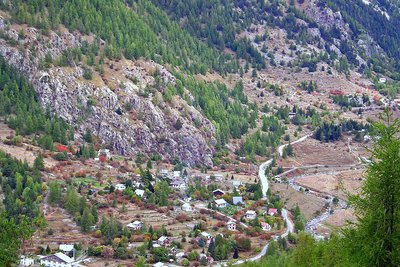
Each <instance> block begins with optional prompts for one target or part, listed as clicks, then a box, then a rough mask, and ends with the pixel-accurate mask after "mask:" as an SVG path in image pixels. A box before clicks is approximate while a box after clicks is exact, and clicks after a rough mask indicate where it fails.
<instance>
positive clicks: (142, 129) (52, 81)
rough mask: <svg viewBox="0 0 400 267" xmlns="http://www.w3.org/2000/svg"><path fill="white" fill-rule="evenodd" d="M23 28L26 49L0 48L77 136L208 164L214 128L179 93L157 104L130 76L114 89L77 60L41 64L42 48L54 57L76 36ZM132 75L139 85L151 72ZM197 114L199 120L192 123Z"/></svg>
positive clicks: (126, 150)
mask: <svg viewBox="0 0 400 267" xmlns="http://www.w3.org/2000/svg"><path fill="white" fill-rule="evenodd" d="M0 30H3V31H4V32H6V33H8V35H9V36H10V37H11V38H14V39H15V38H18V34H17V35H15V32H14V30H10V29H6V25H5V24H4V22H3V21H2V20H1V19H0ZM26 32H27V36H26V38H24V39H23V40H19V42H20V44H23V47H28V49H23V48H21V47H22V46H18V47H13V46H11V45H10V44H9V43H8V42H7V41H5V40H3V39H0V54H1V55H2V56H3V57H4V58H5V59H6V61H7V62H8V63H10V64H12V65H14V66H15V67H16V68H17V69H18V70H20V71H21V72H22V73H23V74H24V75H26V77H28V79H29V80H30V81H31V82H32V84H33V87H34V88H35V90H36V92H37V93H38V96H39V100H40V102H41V104H42V105H43V106H44V107H46V108H50V110H51V111H52V112H54V113H56V114H58V115H59V116H60V117H62V118H63V119H65V120H66V121H67V122H68V123H69V124H71V125H73V126H75V128H76V137H77V138H78V139H79V138H80V137H81V135H82V134H83V133H84V132H85V131H86V130H90V131H91V132H92V133H93V134H94V135H96V136H98V137H99V138H100V140H102V142H103V143H104V144H105V145H109V146H111V147H112V148H113V150H114V152H116V153H119V154H122V155H125V156H135V155H136V154H138V153H144V154H148V155H151V154H153V153H159V154H161V155H163V157H164V158H165V159H175V158H177V159H179V160H181V161H182V162H183V163H185V164H186V165H188V166H195V165H206V166H209V167H211V166H212V160H211V159H212V155H213V152H214V148H213V145H215V138H214V135H215V129H214V127H213V125H212V124H211V122H210V121H209V120H207V119H206V118H204V117H203V116H202V114H201V113H200V112H198V111H197V110H196V109H194V108H193V107H191V106H189V105H187V103H186V102H185V101H183V100H182V99H180V98H179V99H176V100H174V103H173V104H166V103H163V105H158V104H155V103H153V102H154V101H153V99H152V98H150V97H143V96H140V95H139V86H137V85H135V84H133V83H131V82H130V81H124V82H125V86H124V87H123V88H118V89H111V88H109V87H108V86H106V85H102V86H98V85H97V86H96V85H95V84H94V83H92V82H88V81H85V80H84V79H82V75H83V69H82V68H81V67H79V66H77V67H68V68H62V67H53V68H50V69H49V70H47V71H42V70H39V67H38V66H39V62H40V60H41V59H43V58H44V57H45V55H46V54H48V53H50V54H51V55H52V57H53V58H57V57H58V56H60V55H61V54H62V52H63V51H64V50H65V49H67V48H68V47H72V46H77V45H79V44H80V43H79V36H77V35H74V34H71V33H63V34H61V35H58V34H56V33H54V32H51V33H50V34H49V36H48V37H46V38H47V39H45V41H38V38H37V37H38V33H37V30H36V29H34V28H29V29H28V30H27V31H26ZM33 51H34V54H35V55H34V56H33ZM149 64H152V65H154V67H155V68H157V69H158V70H159V72H160V74H161V78H162V79H163V81H164V82H165V83H172V84H173V83H175V77H174V76H173V75H171V74H170V73H169V72H168V71H167V70H166V69H165V68H164V67H162V66H160V65H158V64H156V63H154V62H150V63H149ZM141 71H142V72H143V71H144V70H141ZM142 74H143V73H142ZM132 75H133V74H132ZM143 75H144V74H143ZM136 76H137V77H135V78H136V79H137V80H139V83H140V87H141V88H144V87H149V86H152V83H151V82H152V80H154V79H150V78H152V77H151V76H149V75H147V78H146V79H141V75H139V74H137V72H136ZM149 77H150V78H149ZM127 103H129V104H130V105H131V107H132V108H131V109H130V110H129V111H128V110H127V109H126V108H125V105H126V104H127ZM183 110H185V111H186V112H182V111H183ZM177 120H179V121H180V122H181V125H182V127H181V128H180V129H176V128H175V127H174V126H175V123H176V122H177ZM195 120H196V121H197V122H200V124H201V126H198V127H195V126H194V121H195ZM197 125H198V123H197Z"/></svg>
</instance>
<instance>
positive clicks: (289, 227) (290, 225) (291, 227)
mask: <svg viewBox="0 0 400 267" xmlns="http://www.w3.org/2000/svg"><path fill="white" fill-rule="evenodd" d="M310 136H311V135H306V136H303V137H301V138H300V139H298V140H296V141H294V142H293V143H292V145H294V144H296V143H300V142H303V141H304V140H306V139H307V138H308V137H310ZM287 145H288V144H285V145H281V146H280V147H279V148H278V154H279V156H282V154H283V149H284V148H285V147H286V146H287ZM272 161H273V159H269V160H267V161H266V162H264V163H263V164H261V165H260V167H259V168H258V177H260V181H261V189H262V193H263V197H264V198H266V197H267V191H268V188H269V184H268V177H267V176H266V175H265V169H266V168H267V167H268V166H269V165H271V163H272ZM282 217H283V219H284V220H285V221H286V224H287V228H286V231H285V233H283V234H282V235H280V237H282V238H283V237H286V236H287V235H288V234H289V233H290V232H294V225H293V223H292V221H291V220H290V218H289V216H288V212H287V210H286V209H282ZM268 246H269V243H267V244H266V245H265V246H264V247H263V248H262V250H261V252H260V253H259V254H258V255H256V256H254V257H251V258H248V259H246V260H239V261H237V262H235V264H234V265H239V264H243V263H245V262H249V261H258V260H260V259H261V258H262V257H263V256H264V255H265V254H266V253H267V251H268Z"/></svg>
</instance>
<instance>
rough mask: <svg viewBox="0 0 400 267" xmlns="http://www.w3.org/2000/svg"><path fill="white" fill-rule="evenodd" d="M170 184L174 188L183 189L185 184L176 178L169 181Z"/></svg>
mask: <svg viewBox="0 0 400 267" xmlns="http://www.w3.org/2000/svg"><path fill="white" fill-rule="evenodd" d="M171 186H172V187H173V188H176V189H185V188H186V184H185V182H184V181H183V180H182V179H176V180H173V181H172V182H171Z"/></svg>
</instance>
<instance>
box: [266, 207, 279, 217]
mask: <svg viewBox="0 0 400 267" xmlns="http://www.w3.org/2000/svg"><path fill="white" fill-rule="evenodd" d="M277 213H278V209H274V208H269V209H268V215H269V216H274V215H275V214H277Z"/></svg>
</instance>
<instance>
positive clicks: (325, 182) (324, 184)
mask: <svg viewBox="0 0 400 267" xmlns="http://www.w3.org/2000/svg"><path fill="white" fill-rule="evenodd" d="M363 173H364V170H363V169H358V170H349V171H340V172H332V173H317V174H315V175H310V176H304V177H301V178H298V179H296V183H297V184H299V185H300V186H303V187H306V188H309V189H311V190H313V191H316V192H320V193H324V194H329V195H335V196H337V197H339V198H342V199H347V195H348V194H349V193H350V194H354V193H356V192H357V190H358V189H359V188H360V185H361V178H362V176H363Z"/></svg>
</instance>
